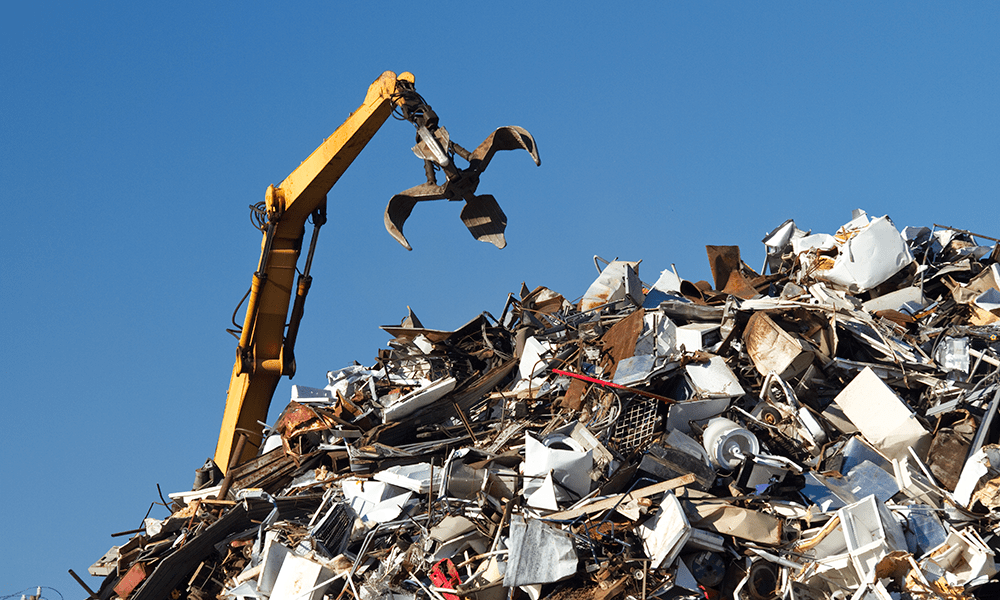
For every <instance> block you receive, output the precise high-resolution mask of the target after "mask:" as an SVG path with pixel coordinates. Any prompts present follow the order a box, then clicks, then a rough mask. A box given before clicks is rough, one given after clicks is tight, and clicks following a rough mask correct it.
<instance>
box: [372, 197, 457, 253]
mask: <svg viewBox="0 0 1000 600" xmlns="http://www.w3.org/2000/svg"><path fill="white" fill-rule="evenodd" d="M443 192H444V189H443V188H442V187H441V186H439V185H434V184H431V183H424V184H421V185H418V186H416V187H412V188H410V189H408V190H406V191H404V192H402V193H399V194H396V195H395V196H393V197H392V198H390V199H389V204H388V205H386V207H385V215H384V219H385V229H386V231H388V232H389V235H391V236H392V237H394V238H395V239H396V241H397V242H399V243H400V244H402V246H403V247H404V248H406V249H407V250H413V248H412V247H411V246H410V243H409V242H408V241H406V236H404V235H403V224H404V223H406V219H408V218H409V216H410V213H411V212H412V211H413V207H414V206H416V204H417V202H422V201H424V200H441V199H442V198H444V194H443Z"/></svg>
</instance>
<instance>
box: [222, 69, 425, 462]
mask: <svg viewBox="0 0 1000 600" xmlns="http://www.w3.org/2000/svg"><path fill="white" fill-rule="evenodd" d="M413 82H414V79H413V75H412V74H410V73H403V74H402V75H399V76H397V75H396V74H395V73H393V72H391V71H386V72H385V73H382V75H381V76H380V77H379V78H378V79H376V80H375V82H374V83H372V84H371V86H370V87H369V88H368V95H367V96H365V101H364V103H363V104H362V105H361V106H360V107H359V108H358V109H357V110H356V111H354V112H353V113H352V114H351V116H350V117H348V118H347V120H346V121H345V122H344V124H343V125H341V126H340V127H338V128H337V130H336V131H334V132H333V134H332V135H331V136H330V137H328V138H327V139H326V140H325V141H324V142H323V143H322V145H320V147H319V148H316V150H315V151H313V153H312V154H310V155H309V158H307V159H305V160H304V161H303V162H302V164H301V165H299V166H298V168H297V169H295V170H294V171H292V173H291V175H289V176H288V177H287V178H285V180H284V181H282V182H281V184H280V185H279V186H278V187H276V188H275V187H274V186H270V187H269V188H268V189H267V195H266V199H265V202H266V210H267V221H268V231H265V234H264V240H263V241H262V242H261V257H260V263H259V268H258V270H257V272H256V273H254V275H253V282H252V284H251V288H250V295H249V296H248V298H247V312H246V317H245V319H244V321H243V328H242V331H241V332H240V343H239V346H238V347H237V356H236V364H234V365H233V374H232V378H231V379H230V380H229V392H228V395H227V397H226V410H225V414H224V415H223V418H222V429H221V431H220V432H219V443H218V445H217V446H216V448H215V463H216V464H217V465H218V466H219V467H220V468H221V469H222V470H223V471H225V470H227V468H228V466H229V463H230V459H231V458H232V456H231V455H232V453H233V450H234V446H235V444H236V438H237V436H238V434H239V432H244V433H247V434H249V436H250V437H251V438H253V437H254V435H256V436H257V437H258V439H256V440H254V439H251V440H250V441H251V444H248V445H246V446H245V447H244V448H243V451H242V455H241V456H239V457H238V462H243V461H244V460H246V459H248V458H250V457H252V456H253V455H254V453H255V452H256V449H255V448H254V447H253V444H254V443H257V442H259V441H260V440H259V435H260V431H261V426H260V425H259V423H260V422H264V421H266V420H267V410H268V407H269V406H270V404H271V396H272V395H273V394H274V390H275V388H276V387H277V385H278V381H279V379H281V376H282V375H291V374H293V373H294V368H295V367H294V359H293V357H292V356H288V353H289V352H290V351H291V348H290V347H289V348H288V349H287V350H286V344H285V343H284V340H285V319H286V317H287V316H288V305H289V300H290V298H291V295H292V290H293V289H295V287H296V286H295V264H296V262H297V261H298V258H299V251H300V250H301V248H302V241H303V237H304V233H305V223H306V219H308V218H309V216H310V215H311V214H313V213H314V212H316V211H318V210H321V209H322V208H324V205H325V203H326V194H327V192H329V191H330V188H332V187H333V185H334V184H335V183H337V180H339V179H340V177H341V176H342V175H343V174H344V172H345V171H347V168H348V167H349V166H351V163H352V162H353V161H354V159H355V158H357V156H358V154H360V153H361V151H362V150H363V149H364V147H365V146H366V145H367V144H368V141H369V140H371V139H372V137H373V136H374V135H375V133H376V132H377V131H378V130H379V128H380V127H382V124H383V123H385V120H386V119H388V118H389V115H391V114H392V110H393V108H394V107H395V106H396V102H402V98H403V96H402V95H401V94H399V88H400V87H401V86H405V87H409V88H410V89H412V84H413ZM407 84H409V85H407Z"/></svg>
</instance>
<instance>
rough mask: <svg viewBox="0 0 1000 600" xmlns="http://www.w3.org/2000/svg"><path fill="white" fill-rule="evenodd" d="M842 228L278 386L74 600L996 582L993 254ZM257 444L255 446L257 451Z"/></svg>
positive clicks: (877, 225)
mask: <svg viewBox="0 0 1000 600" xmlns="http://www.w3.org/2000/svg"><path fill="white" fill-rule="evenodd" d="M977 240H980V241H981V240H991V242H996V240H993V239H992V238H987V237H986V236H981V235H977V234H970V233H969V232H963V231H961V230H956V229H951V228H942V227H940V226H936V225H935V226H934V228H933V229H932V228H910V227H907V228H905V229H904V230H902V231H900V230H898V229H897V228H896V226H895V225H893V223H892V222H891V221H890V220H889V219H888V218H887V217H881V218H869V217H868V216H866V215H865V214H864V213H862V212H860V211H856V213H855V215H854V218H853V220H851V221H850V222H849V223H847V224H846V225H844V226H843V227H842V228H841V229H840V230H839V231H837V232H836V233H835V234H833V235H827V234H814V235H810V234H809V233H808V232H803V231H801V230H799V229H798V228H797V227H796V225H795V223H794V222H792V221H787V222H785V223H784V224H782V225H781V226H779V227H778V228H777V229H775V230H774V231H773V232H771V233H770V234H768V235H767V237H766V238H765V239H764V244H765V246H766V251H767V258H766V265H765V268H763V269H761V272H762V273H763V274H758V273H757V272H755V271H754V270H753V269H751V268H750V267H749V266H747V265H746V264H745V263H744V262H743V261H742V260H741V258H740V252H739V248H737V247H735V246H708V247H707V250H708V258H709V262H710V264H711V270H712V275H713V277H714V285H713V284H709V283H707V282H705V281H700V282H697V283H692V282H690V281H687V280H684V279H681V278H680V277H679V276H678V275H677V274H676V273H675V272H674V271H672V270H666V271H663V272H662V274H661V275H660V276H659V277H658V279H657V280H656V282H655V283H653V284H652V285H649V284H646V283H643V282H642V280H640V278H639V275H638V267H639V265H638V263H637V262H625V261H617V260H616V261H611V262H610V263H605V265H604V266H603V268H602V269H601V270H600V275H599V277H598V278H597V280H596V281H594V283H593V284H592V285H591V286H590V287H589V289H588V290H587V291H586V293H585V294H584V296H583V297H582V299H580V300H579V301H576V302H570V301H568V300H567V299H566V297H564V296H562V295H560V294H559V293H557V292H555V291H553V290H550V289H547V288H545V287H538V288H535V289H534V290H530V289H528V287H525V286H522V289H521V291H520V293H519V294H518V295H513V294H512V295H511V296H509V297H508V298H507V301H506V303H505V304H504V306H503V308H502V310H501V311H499V313H498V314H497V316H496V317H494V316H493V315H491V314H490V313H485V312H484V313H482V314H480V315H479V316H477V317H475V318H474V319H472V320H471V321H469V322H468V323H467V324H466V325H464V326H462V327H460V328H459V329H457V330H455V331H439V330H434V329H428V328H426V327H424V326H423V325H422V324H421V323H420V322H419V320H418V319H417V317H416V316H415V315H413V314H412V313H411V314H410V315H409V316H408V317H407V318H406V319H404V321H403V322H402V324H401V325H399V326H393V327H384V329H385V330H386V331H387V332H388V333H389V334H390V335H391V336H393V339H392V340H391V341H390V342H389V344H388V348H387V349H383V350H381V351H380V352H379V355H378V358H377V362H376V363H375V364H374V365H372V366H369V367H365V366H360V365H354V366H348V367H346V368H342V369H339V370H336V371H331V372H330V373H329V374H328V385H327V386H326V387H324V388H306V387H302V386H293V391H292V399H291V402H290V403H289V404H288V406H287V408H285V410H284V412H283V413H282V414H281V416H280V418H279V419H278V420H277V422H276V423H274V424H273V426H272V427H270V428H269V429H268V430H267V431H266V432H265V439H264V440H263V443H262V444H261V448H260V451H259V453H258V455H257V458H255V459H253V460H251V461H249V462H247V463H245V464H242V465H240V466H238V467H237V468H235V469H232V470H231V471H230V472H229V473H228V474H227V476H226V478H225V479H224V480H221V481H220V479H221V477H219V473H218V470H217V469H215V468H213V465H212V464H211V463H210V464H208V465H206V467H204V468H202V469H200V470H199V472H198V475H199V476H198V479H197V480H196V485H195V490H194V491H192V492H183V493H177V494H171V495H170V498H171V500H172V506H171V510H172V514H171V515H170V517H169V518H166V519H162V520H158V519H151V518H147V519H146V521H145V526H144V528H143V530H142V531H141V532H140V533H139V534H138V535H135V536H134V537H133V538H131V540H129V541H128V542H127V543H126V544H124V545H122V546H120V547H114V548H112V549H111V550H110V551H109V552H108V554H107V555H106V556H105V557H104V558H102V559H101V560H100V561H98V563H97V564H95V565H94V566H92V567H91V569H90V572H91V573H92V574H94V575H98V576H103V577H105V579H104V582H103V585H102V586H101V587H100V590H99V591H98V592H95V594H94V596H95V597H100V598H102V599H107V598H112V597H120V598H129V599H134V600H161V599H164V598H172V599H174V600H177V599H180V598H192V599H199V600H200V599H208V598H236V599H249V598H261V599H270V600H293V599H305V598H309V599H311V600H320V599H321V598H324V597H326V598H329V599H331V600H332V599H334V598H345V599H346V598H357V599H364V600H375V599H392V600H409V599H417V598H420V599H423V598H433V599H436V600H441V599H446V600H457V599H459V598H462V599H464V598H478V599H482V600H488V599H496V600H502V599H504V598H530V599H533V600H534V599H538V598H551V599H557V598H559V599H562V598H593V599H595V600H612V599H614V598H634V599H640V598H642V599H645V598H666V597H700V598H751V599H755V600H756V599H770V598H800V599H810V600H811V599H835V598H920V599H923V598H948V599H957V598H969V597H977V596H978V597H983V596H985V595H987V594H990V593H995V592H996V590H997V589H998V588H997V587H996V586H997V583H996V582H995V581H994V580H995V575H996V573H997V566H996V563H995V552H996V550H997V549H998V548H1000V539H998V538H997V537H996V533H995V532H996V531H997V528H998V527H1000V511H998V510H997V508H998V507H1000V445H998V444H997V441H998V439H1000V426H998V423H997V421H1000V419H996V418H995V417H994V415H995V414H996V412H997V407H998V405H1000V360H998V351H1000V340H998V335H1000V325H998V323H1000V249H998V248H1000V246H998V244H996V243H992V245H981V244H980V243H979V242H977ZM253 442H254V440H251V443H253Z"/></svg>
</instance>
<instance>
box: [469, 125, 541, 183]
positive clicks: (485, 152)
mask: <svg viewBox="0 0 1000 600" xmlns="http://www.w3.org/2000/svg"><path fill="white" fill-rule="evenodd" d="M519 148H524V149H525V150H527V151H528V154H530V155H531V159H532V160H534V161H535V164H536V165H539V166H541V164H542V160H541V159H540V158H539V157H538V145H537V144H535V138H534V137H532V135H531V134H530V133H528V130H527V129H525V128H523V127H518V126H516V125H508V126H507V127H500V128H498V129H497V130H496V131H494V132H493V133H491V134H490V135H489V137H487V138H486V139H485V140H484V141H483V143H482V144H479V147H478V148H476V149H475V151H473V153H472V158H471V159H470V160H469V162H470V164H475V165H476V170H477V171H479V172H482V171H483V170H484V169H486V166H487V165H488V164H490V161H491V160H493V155H494V154H496V152H497V151H498V150H517V149H519ZM476 161H478V164H477V162H476Z"/></svg>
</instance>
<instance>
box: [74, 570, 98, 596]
mask: <svg viewBox="0 0 1000 600" xmlns="http://www.w3.org/2000/svg"><path fill="white" fill-rule="evenodd" d="M69 574H70V575H72V576H73V579H75V580H76V582H77V583H79V584H80V586H81V587H82V588H83V589H85V590H87V593H88V594H90V595H89V596H87V598H97V594H95V593H94V590H92V589H90V588H89V587H87V584H86V583H84V582H83V580H82V579H80V576H79V575H77V574H76V573H74V572H73V569H70V570H69Z"/></svg>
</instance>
